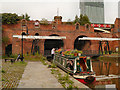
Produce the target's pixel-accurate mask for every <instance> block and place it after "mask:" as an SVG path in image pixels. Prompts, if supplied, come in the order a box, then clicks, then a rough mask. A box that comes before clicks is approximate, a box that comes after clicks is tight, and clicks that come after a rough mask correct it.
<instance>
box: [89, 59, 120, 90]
mask: <svg viewBox="0 0 120 90" xmlns="http://www.w3.org/2000/svg"><path fill="white" fill-rule="evenodd" d="M92 62H93V63H92V65H93V71H94V72H95V73H96V76H101V75H106V76H107V77H110V76H111V74H112V75H117V76H118V75H120V74H119V70H120V65H119V64H120V63H118V62H114V60H113V61H109V62H108V61H100V60H92ZM96 79H97V78H96ZM119 83H120V78H113V79H99V80H96V83H95V84H94V85H93V84H92V85H90V84H89V85H88V86H89V87H90V88H95V87H98V85H104V86H105V85H110V84H115V86H116V88H117V89H118V90H120V86H119Z"/></svg>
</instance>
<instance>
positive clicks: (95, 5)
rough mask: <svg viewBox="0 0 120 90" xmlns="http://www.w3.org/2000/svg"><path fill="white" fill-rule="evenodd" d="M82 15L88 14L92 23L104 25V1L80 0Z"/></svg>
mask: <svg viewBox="0 0 120 90" xmlns="http://www.w3.org/2000/svg"><path fill="white" fill-rule="evenodd" d="M80 14H83V15H85V14H86V15H87V16H88V18H89V19H90V22H91V23H104V2H103V0H80Z"/></svg>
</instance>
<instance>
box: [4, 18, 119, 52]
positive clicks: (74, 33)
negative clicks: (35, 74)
mask: <svg viewBox="0 0 120 90" xmlns="http://www.w3.org/2000/svg"><path fill="white" fill-rule="evenodd" d="M57 19H58V21H57ZM61 19H62V18H61V17H60V18H57V17H55V21H54V22H55V23H54V24H53V22H52V23H50V24H46V25H44V24H40V27H39V28H35V25H34V23H35V21H28V22H27V26H28V33H29V35H35V34H36V33H38V34H39V36H50V35H53V34H56V35H59V36H66V39H63V43H64V46H63V48H64V49H74V42H75V40H76V38H77V37H78V36H87V37H106V38H112V37H119V33H118V29H120V24H119V23H120V19H116V21H115V25H114V28H113V29H112V32H111V33H109V34H108V33H95V32H94V28H93V27H91V26H90V27H89V28H86V27H85V26H80V25H79V29H76V24H65V23H63V22H62V20H61ZM53 25H54V26H55V28H54V29H53ZM2 28H3V29H4V30H3V35H2V36H3V37H4V36H8V37H9V43H8V44H12V53H13V54H19V53H21V39H18V38H13V37H12V36H13V35H21V34H22V27H21V22H18V23H17V24H15V25H2ZM32 41H33V40H30V39H29V40H28V39H27V40H26V39H25V40H24V45H23V47H24V48H23V52H24V53H27V52H28V53H30V52H31V47H32ZM44 42H45V40H44V39H41V40H39V44H38V45H39V47H40V52H41V53H42V54H43V53H44ZM118 44H119V42H118V41H114V42H110V47H111V48H112V49H114V50H115V47H118ZM98 46H99V42H98V41H91V44H90V47H89V48H88V49H89V50H98ZM86 47H87V45H86ZM4 51H5V46H4V45H3V53H5V52H4Z"/></svg>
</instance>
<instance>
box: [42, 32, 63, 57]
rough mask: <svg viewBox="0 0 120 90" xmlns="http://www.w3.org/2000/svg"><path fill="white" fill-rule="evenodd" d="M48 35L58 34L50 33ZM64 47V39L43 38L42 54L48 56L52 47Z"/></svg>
mask: <svg viewBox="0 0 120 90" xmlns="http://www.w3.org/2000/svg"><path fill="white" fill-rule="evenodd" d="M49 36H59V35H58V34H50V35H49ZM61 47H64V41H63V40H57V39H53V40H52V39H45V40H44V55H45V56H49V55H51V50H52V48H58V49H59V48H61Z"/></svg>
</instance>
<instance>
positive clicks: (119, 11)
mask: <svg viewBox="0 0 120 90" xmlns="http://www.w3.org/2000/svg"><path fill="white" fill-rule="evenodd" d="M118 18H120V1H119V2H118Z"/></svg>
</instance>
